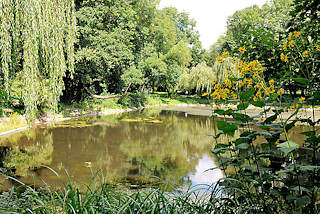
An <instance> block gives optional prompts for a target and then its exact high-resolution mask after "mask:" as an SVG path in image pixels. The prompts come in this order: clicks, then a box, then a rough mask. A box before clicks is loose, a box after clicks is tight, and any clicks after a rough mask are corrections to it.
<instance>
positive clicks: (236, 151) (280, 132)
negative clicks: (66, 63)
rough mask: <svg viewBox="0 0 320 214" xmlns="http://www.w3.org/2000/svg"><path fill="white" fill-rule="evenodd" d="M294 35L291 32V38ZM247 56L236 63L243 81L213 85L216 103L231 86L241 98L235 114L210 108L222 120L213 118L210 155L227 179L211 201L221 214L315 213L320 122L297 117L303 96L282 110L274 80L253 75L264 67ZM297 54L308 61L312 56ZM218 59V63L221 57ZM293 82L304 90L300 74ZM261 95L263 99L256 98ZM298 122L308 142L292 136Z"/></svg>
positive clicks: (305, 82)
mask: <svg viewBox="0 0 320 214" xmlns="http://www.w3.org/2000/svg"><path fill="white" fill-rule="evenodd" d="M299 34H300V33H299V32H295V33H294V35H295V37H296V38H298V37H299ZM291 37H292V38H291ZM289 40H290V41H293V34H291V36H290V35H289ZM292 44H295V43H292V42H291V47H290V48H289V49H290V50H291V49H293V45H292ZM297 45H298V44H297ZM283 47H285V46H283ZM284 49H285V48H284ZM239 51H240V50H239ZM291 51H294V50H291ZM300 53H301V51H300ZM248 55H250V54H248ZM248 55H244V54H243V53H242V58H241V59H240V60H241V66H240V67H239V69H238V70H239V75H240V76H241V75H242V76H243V78H235V77H233V76H231V78H230V77H229V79H230V80H232V81H234V82H233V85H230V84H231V83H230V82H229V81H226V82H224V84H221V85H220V84H219V85H218V87H216V86H215V87H216V88H217V89H216V91H215V92H213V96H214V97H216V99H220V97H223V96H224V97H223V99H224V100H226V101H227V95H228V94H230V93H233V92H231V88H232V87H234V89H233V90H238V96H239V98H240V100H239V101H240V104H238V105H237V109H236V110H234V109H228V110H221V109H216V110H214V118H217V116H219V115H220V116H223V117H224V120H217V126H218V130H220V132H219V133H216V135H215V136H214V139H215V140H216V142H217V144H216V146H215V148H214V149H213V150H212V152H213V153H214V154H215V155H216V156H217V158H218V160H219V164H220V168H221V169H222V170H223V171H224V172H225V175H226V178H225V179H222V180H221V181H220V183H219V185H221V186H222V187H223V188H224V189H223V191H224V195H223V196H221V197H218V198H217V199H214V200H213V201H214V202H215V204H216V206H217V207H219V208H220V212H221V213H230V212H233V211H234V210H239V209H241V212H243V213H310V214H311V213H318V212H320V210H319V206H318V202H319V200H320V195H319V187H318V185H317V184H318V183H319V182H320V177H319V173H320V171H319V170H320V165H319V163H320V162H319V161H320V160H319V155H318V154H319V152H320V140H319V139H320V136H319V130H318V128H317V127H316V126H318V125H319V124H320V120H316V118H315V114H314V113H313V114H312V116H311V117H308V118H303V114H299V112H300V111H302V104H303V103H304V101H305V98H304V97H302V98H300V99H299V103H294V104H293V105H291V107H290V110H287V108H286V106H284V105H283V103H282V95H283V89H279V90H278V91H277V90H276V89H275V86H274V85H273V84H274V81H273V80H270V81H269V85H268V83H266V82H265V80H264V78H263V77H259V74H258V73H256V71H259V70H260V72H261V71H263V70H264V69H263V68H262V69H261V67H260V66H257V67H256V65H257V64H258V61H251V62H246V61H245V60H244V59H247V56H248ZM300 55H301V56H302V57H304V58H307V57H310V58H311V57H312V52H309V51H308V52H307V53H301V54H300ZM288 56H291V57H293V56H292V55H289V54H288ZM281 58H282V61H284V62H283V63H290V62H286V60H285V58H284V56H282V57H281ZM242 60H244V61H242ZM219 61H220V62H221V63H223V61H222V58H221V59H219ZM292 61H293V62H292V63H293V64H294V65H293V66H292V67H293V68H294V67H295V66H298V67H300V66H304V65H302V64H303V63H304V62H305V61H303V60H301V61H299V60H298V59H296V58H295V60H292ZM253 64H255V65H254V66H253ZM314 64H316V62H314ZM243 65H245V66H243ZM302 72H303V71H301V72H297V75H298V74H299V75H303V73H302ZM305 72H308V70H305ZM293 80H295V81H296V83H297V84H300V85H301V87H308V83H309V79H307V78H303V77H301V76H300V77H295V78H293ZM310 80H312V79H310ZM243 82H244V83H246V82H247V86H246V87H243V86H244V85H243V84H244V83H243ZM239 83H241V84H239ZM251 84H253V85H254V86H253V87H252V86H251ZM237 87H238V88H237ZM229 89H230V90H229ZM257 90H258V91H257ZM226 91H227V92H226ZM276 91H277V93H275V92H276ZM261 93H263V94H264V95H263V96H261ZM309 93H310V95H311V96H310V98H309V99H307V103H308V102H312V101H313V100H315V99H318V98H319V96H318V95H319V91H318V90H317V89H316V88H315V87H313V88H310V91H309ZM230 101H231V102H232V100H230ZM249 104H254V105H255V106H257V107H260V110H259V111H260V112H259V114H258V115H257V116H254V117H250V114H248V113H247V108H248V107H249ZM313 104H314V103H313ZM270 106H272V107H270ZM257 110H258V109H257ZM271 110H272V113H271V112H270V111H271ZM312 111H313V112H314V111H315V110H314V109H313V110H312ZM226 116H232V117H233V119H234V120H235V121H227V119H226ZM255 118H259V119H258V120H254V119H255ZM298 123H300V124H308V125H309V126H308V130H309V131H307V132H303V133H301V134H303V135H306V136H307V138H304V139H303V140H300V141H298V139H292V137H291V132H292V128H293V127H294V126H296V125H297V124H298ZM240 127H241V134H240V136H239V137H234V136H235V135H234V133H235V130H237V129H239V128H240ZM259 130H263V131H259ZM224 135H226V136H227V137H228V142H223V143H222V142H219V141H220V138H221V137H222V136H224ZM296 140H297V141H296ZM221 141H222V140H221ZM294 141H295V142H294Z"/></svg>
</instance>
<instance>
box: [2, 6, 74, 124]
mask: <svg viewBox="0 0 320 214" xmlns="http://www.w3.org/2000/svg"><path fill="white" fill-rule="evenodd" d="M74 12H75V11H74V2H73V0H67V1H66V0H56V1H50V0H30V1H24V0H3V1H1V2H0V20H1V21H0V22H1V24H0V46H1V52H0V57H1V76H2V78H3V80H2V83H3V85H4V90H5V91H6V93H7V94H9V95H11V94H14V92H13V91H12V89H11V84H12V83H14V82H17V81H19V82H21V85H22V90H21V94H19V95H20V96H21V98H22V100H23V103H24V105H25V109H26V110H25V111H26V116H27V119H28V120H30V119H33V118H34V117H35V115H36V113H37V112H38V110H39V108H40V107H39V105H40V104H41V102H40V99H41V93H40V92H42V91H47V92H48V94H49V95H50V96H47V99H46V101H45V102H48V103H50V105H49V106H50V107H51V109H52V110H53V111H56V110H57V106H58V101H59V99H60V95H61V94H62V90H63V88H64V84H63V77H64V76H66V72H67V70H68V72H69V73H70V74H72V73H73V70H74V51H73V44H74V40H75V18H74ZM14 95H15V94H14Z"/></svg>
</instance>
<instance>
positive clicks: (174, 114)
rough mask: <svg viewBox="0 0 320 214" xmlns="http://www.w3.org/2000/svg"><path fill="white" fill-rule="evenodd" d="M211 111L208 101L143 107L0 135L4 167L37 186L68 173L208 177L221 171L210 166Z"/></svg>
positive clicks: (201, 180) (80, 179)
mask: <svg viewBox="0 0 320 214" xmlns="http://www.w3.org/2000/svg"><path fill="white" fill-rule="evenodd" d="M210 113H211V110H210V109H209V108H191V107H188V108H167V109H164V108H159V109H144V110H142V111H137V112H128V113H123V114H121V115H109V116H97V117H84V118H79V119H75V120H70V121H64V122H60V123H55V124H54V125H48V126H39V127H37V128H35V129H31V130H29V131H25V132H19V133H15V134H13V135H10V136H7V137H2V138H0V143H1V144H0V145H1V146H2V147H0V148H1V149H0V156H1V157H0V160H1V162H2V166H1V167H2V169H3V170H8V169H10V168H11V169H12V171H11V173H15V175H16V176H17V177H18V179H19V180H20V181H22V182H24V183H26V184H33V183H35V184H36V185H39V186H40V185H41V183H42V184H43V182H45V183H47V184H49V185H51V186H61V180H60V178H61V179H62V180H64V181H66V180H67V178H68V176H69V177H70V179H71V181H72V183H76V184H83V183H88V182H89V181H90V180H91V179H92V173H93V174H97V173H98V172H99V173H100V174H102V175H103V176H104V177H105V178H106V180H110V181H111V180H113V181H119V182H120V181H123V180H125V181H128V182H129V183H133V184H135V182H136V183H138V184H141V183H148V182H158V181H161V182H162V183H165V182H169V183H173V184H177V185H180V186H185V185H197V184H212V183H214V182H216V181H217V180H218V179H220V178H222V177H223V173H222V172H221V171H220V170H218V169H216V170H208V169H210V168H215V167H216V166H217V163H216V160H215V158H214V157H213V155H212V154H211V152H210V151H211V149H212V148H213V146H214V144H213V143H214V141H213V139H212V137H210V136H208V135H210V134H214V132H215V129H216V127H215V124H214V122H213V120H212V118H210V117H208V116H209V115H210ZM44 166H48V167H50V168H51V169H53V170H54V171H56V172H57V173H58V174H59V177H60V178H58V176H57V175H56V174H55V173H53V172H52V170H50V169H48V168H46V167H44ZM207 170H208V171H207ZM66 172H67V173H68V175H67V173H66ZM100 177H101V176H100ZM139 182H140V183H139Z"/></svg>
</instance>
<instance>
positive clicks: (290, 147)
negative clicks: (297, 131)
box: [277, 140, 300, 155]
mask: <svg viewBox="0 0 320 214" xmlns="http://www.w3.org/2000/svg"><path fill="white" fill-rule="evenodd" d="M299 147H300V146H299V144H296V143H295V142H293V141H290V140H289V141H286V142H284V143H281V144H279V145H277V148H278V149H279V150H280V151H281V152H283V153H284V154H285V155H287V154H289V153H290V152H292V151H294V150H296V149H298V148H299Z"/></svg>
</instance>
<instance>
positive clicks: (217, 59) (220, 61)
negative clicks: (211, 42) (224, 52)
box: [216, 56, 223, 64]
mask: <svg viewBox="0 0 320 214" xmlns="http://www.w3.org/2000/svg"><path fill="white" fill-rule="evenodd" d="M222 60H223V58H222V57H221V56H218V57H217V58H216V61H217V62H219V63H220V64H223V61H222Z"/></svg>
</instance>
